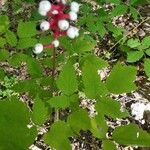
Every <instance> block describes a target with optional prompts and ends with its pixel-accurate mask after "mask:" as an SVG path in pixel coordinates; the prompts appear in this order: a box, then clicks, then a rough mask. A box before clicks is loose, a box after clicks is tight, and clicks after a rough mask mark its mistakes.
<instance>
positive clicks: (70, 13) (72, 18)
mask: <svg viewBox="0 0 150 150" xmlns="http://www.w3.org/2000/svg"><path fill="white" fill-rule="evenodd" d="M69 16H70V20H72V21H76V20H77V17H78V16H77V14H76V13H75V12H73V11H70V12H69Z"/></svg>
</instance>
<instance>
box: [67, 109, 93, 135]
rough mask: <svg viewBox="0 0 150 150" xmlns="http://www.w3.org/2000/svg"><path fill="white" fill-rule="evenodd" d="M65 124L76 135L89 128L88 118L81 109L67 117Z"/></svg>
mask: <svg viewBox="0 0 150 150" xmlns="http://www.w3.org/2000/svg"><path fill="white" fill-rule="evenodd" d="M79 116H80V117H79ZM67 123H68V124H70V126H71V128H72V129H73V131H74V132H76V133H79V131H80V130H88V129H90V128H91V123H90V118H89V117H88V114H87V112H86V111H85V110H83V109H79V110H77V111H75V112H73V113H72V114H71V115H70V116H69V117H68V120H67Z"/></svg>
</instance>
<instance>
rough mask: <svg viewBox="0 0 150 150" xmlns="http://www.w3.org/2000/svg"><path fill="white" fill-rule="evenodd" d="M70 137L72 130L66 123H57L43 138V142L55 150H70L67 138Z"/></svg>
mask: <svg viewBox="0 0 150 150" xmlns="http://www.w3.org/2000/svg"><path fill="white" fill-rule="evenodd" d="M72 135H73V133H72V130H71V128H70V126H69V125H68V124H67V123H65V122H63V121H57V122H55V123H54V124H53V125H52V126H51V129H50V131H48V133H46V135H45V136H44V141H45V143H46V144H48V145H50V146H51V147H52V148H55V149H57V150H71V144H70V142H69V139H68V137H71V136H72Z"/></svg>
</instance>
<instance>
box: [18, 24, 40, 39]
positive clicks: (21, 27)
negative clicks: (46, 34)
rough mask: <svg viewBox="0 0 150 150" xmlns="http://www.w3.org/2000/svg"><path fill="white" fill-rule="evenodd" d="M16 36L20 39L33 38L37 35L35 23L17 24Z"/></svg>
mask: <svg viewBox="0 0 150 150" xmlns="http://www.w3.org/2000/svg"><path fill="white" fill-rule="evenodd" d="M17 34H18V36H19V37H20V38H27V37H33V36H35V35H36V34H37V31H36V23H35V22H31V21H29V22H22V21H21V22H19V24H18V28H17Z"/></svg>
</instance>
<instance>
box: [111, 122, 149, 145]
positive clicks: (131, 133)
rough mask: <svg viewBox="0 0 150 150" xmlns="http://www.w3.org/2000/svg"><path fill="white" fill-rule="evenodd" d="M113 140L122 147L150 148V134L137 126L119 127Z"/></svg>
mask: <svg viewBox="0 0 150 150" xmlns="http://www.w3.org/2000/svg"><path fill="white" fill-rule="evenodd" d="M112 138H113V139H114V140H115V142H117V143H119V144H122V145H130V146H140V147H150V142H149V141H150V134H149V133H147V132H146V131H144V130H142V129H140V128H139V127H138V126H137V125H135V124H129V125H125V126H120V127H117V128H116V129H115V130H114V132H113V135H112Z"/></svg>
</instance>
